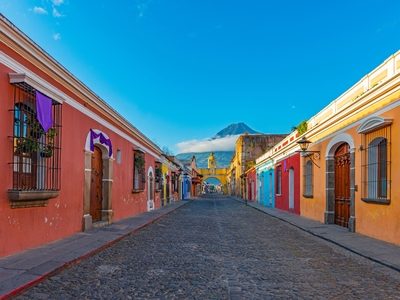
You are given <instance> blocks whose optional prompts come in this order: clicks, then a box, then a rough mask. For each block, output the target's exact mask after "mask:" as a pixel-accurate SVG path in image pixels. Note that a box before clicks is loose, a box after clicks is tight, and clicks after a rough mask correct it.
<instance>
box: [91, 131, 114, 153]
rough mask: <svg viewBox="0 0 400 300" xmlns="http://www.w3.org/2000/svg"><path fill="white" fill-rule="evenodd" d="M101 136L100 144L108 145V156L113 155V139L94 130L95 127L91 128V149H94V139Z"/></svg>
mask: <svg viewBox="0 0 400 300" xmlns="http://www.w3.org/2000/svg"><path fill="white" fill-rule="evenodd" d="M97 138H99V140H100V144H102V145H106V146H108V156H109V157H111V156H112V153H113V152H112V144H111V140H110V139H108V138H106V137H105V136H104V134H102V133H101V132H100V133H96V132H94V131H93V129H90V151H94V140H95V139H97Z"/></svg>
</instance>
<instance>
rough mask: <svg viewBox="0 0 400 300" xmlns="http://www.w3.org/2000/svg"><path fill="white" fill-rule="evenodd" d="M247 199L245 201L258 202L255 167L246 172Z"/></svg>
mask: <svg viewBox="0 0 400 300" xmlns="http://www.w3.org/2000/svg"><path fill="white" fill-rule="evenodd" d="M245 174H246V176H245V180H246V186H247V187H246V197H245V199H247V200H249V201H256V200H257V175H256V168H255V167H254V166H253V167H251V168H250V169H249V170H247V171H246V173H245Z"/></svg>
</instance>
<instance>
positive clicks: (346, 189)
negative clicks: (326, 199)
mask: <svg viewBox="0 0 400 300" xmlns="http://www.w3.org/2000/svg"><path fill="white" fill-rule="evenodd" d="M349 218H350V147H349V145H348V144H342V145H340V146H339V148H338V149H337V150H336V152H335V224H337V225H340V226H343V227H349Z"/></svg>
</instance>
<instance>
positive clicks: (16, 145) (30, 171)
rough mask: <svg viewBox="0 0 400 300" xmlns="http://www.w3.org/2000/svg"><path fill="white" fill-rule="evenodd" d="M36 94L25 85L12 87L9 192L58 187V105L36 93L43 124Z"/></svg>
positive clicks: (59, 112) (59, 126)
mask: <svg viewBox="0 0 400 300" xmlns="http://www.w3.org/2000/svg"><path fill="white" fill-rule="evenodd" d="M37 97H38V96H37V95H36V90H35V89H34V88H32V87H31V86H29V85H27V84H17V85H15V86H14V107H13V109H12V113H13V123H14V124H13V136H12V139H13V156H12V157H13V160H12V163H11V164H12V166H13V167H12V170H13V185H12V189H11V191H21V192H24V191H36V192H37V191H43V192H45V191H58V190H59V189H60V185H61V181H60V175H61V174H60V168H61V112H62V105H61V104H60V103H58V102H56V101H54V100H51V99H50V98H48V97H46V96H39V97H45V98H46V101H47V110H46V116H45V117H46V123H44V122H43V121H42V122H40V121H39V118H40V115H41V116H43V115H44V112H43V111H44V110H39V112H40V114H39V113H38V112H37V107H39V109H40V105H41V102H37V101H41V100H40V98H39V99H37ZM42 120H43V119H42ZM42 124H45V125H42ZM44 127H46V130H45V129H44ZM32 200H34V199H32Z"/></svg>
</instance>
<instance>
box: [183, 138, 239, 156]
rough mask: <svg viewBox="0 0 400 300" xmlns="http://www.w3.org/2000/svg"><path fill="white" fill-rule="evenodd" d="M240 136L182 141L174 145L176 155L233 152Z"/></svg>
mask: <svg viewBox="0 0 400 300" xmlns="http://www.w3.org/2000/svg"><path fill="white" fill-rule="evenodd" d="M239 136H240V135H230V136H226V137H223V138H220V139H204V140H190V141H183V142H180V143H178V144H176V147H177V149H178V153H187V152H208V151H233V150H234V149H235V143H236V140H237V138H238V137H239Z"/></svg>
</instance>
